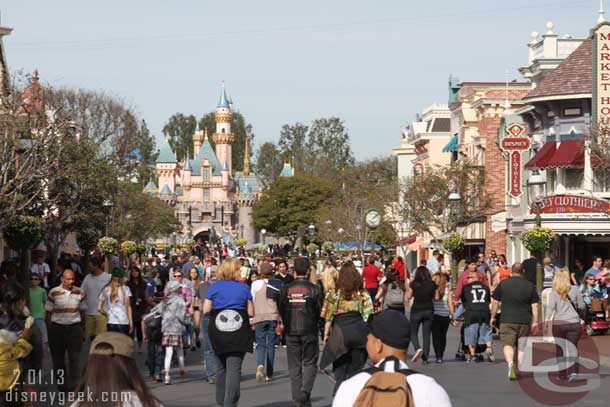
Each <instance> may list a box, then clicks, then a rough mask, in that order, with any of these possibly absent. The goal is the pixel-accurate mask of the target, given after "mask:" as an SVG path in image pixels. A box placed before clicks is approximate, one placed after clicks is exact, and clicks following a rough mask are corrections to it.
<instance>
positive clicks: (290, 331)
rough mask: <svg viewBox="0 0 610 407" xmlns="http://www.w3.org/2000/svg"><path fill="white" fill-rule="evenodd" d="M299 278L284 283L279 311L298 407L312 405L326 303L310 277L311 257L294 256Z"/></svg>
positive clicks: (294, 396)
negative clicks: (321, 309) (319, 321)
mask: <svg viewBox="0 0 610 407" xmlns="http://www.w3.org/2000/svg"><path fill="white" fill-rule="evenodd" d="M294 270H295V273H296V280H295V281H293V282H291V283H288V284H285V285H284V286H283V287H282V292H281V294H280V302H279V312H280V315H281V316H282V321H283V323H284V333H285V335H286V344H287V345H288V349H287V352H288V353H287V358H288V372H289V374H290V382H291V388H292V399H293V401H294V403H295V405H296V406H298V407H310V406H311V400H310V397H311V390H312V389H313V384H314V381H315V379H316V374H317V370H318V368H317V363H318V353H319V349H318V316H319V315H320V308H321V306H322V294H321V293H320V290H319V288H318V287H317V286H316V285H315V284H312V283H310V282H309V281H308V280H307V273H308V272H309V260H307V259H306V258H302V257H300V258H297V259H295V260H294Z"/></svg>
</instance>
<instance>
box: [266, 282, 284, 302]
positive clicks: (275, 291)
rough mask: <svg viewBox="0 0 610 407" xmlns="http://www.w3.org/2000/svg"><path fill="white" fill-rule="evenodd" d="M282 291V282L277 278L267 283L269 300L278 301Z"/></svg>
mask: <svg viewBox="0 0 610 407" xmlns="http://www.w3.org/2000/svg"><path fill="white" fill-rule="evenodd" d="M281 290H282V282H281V281H280V280H278V279H276V278H274V279H269V280H268V282H267V291H266V294H267V298H270V299H272V300H278V299H279V298H280V292H281Z"/></svg>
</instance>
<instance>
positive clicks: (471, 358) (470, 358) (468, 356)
mask: <svg viewBox="0 0 610 407" xmlns="http://www.w3.org/2000/svg"><path fill="white" fill-rule="evenodd" d="M473 359H474V358H473V357H472V356H470V355H466V363H470V362H472V360H473Z"/></svg>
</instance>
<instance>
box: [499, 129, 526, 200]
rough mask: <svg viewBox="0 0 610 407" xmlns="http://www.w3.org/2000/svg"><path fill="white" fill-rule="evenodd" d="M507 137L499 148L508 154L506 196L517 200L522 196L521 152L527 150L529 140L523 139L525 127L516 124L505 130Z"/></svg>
mask: <svg viewBox="0 0 610 407" xmlns="http://www.w3.org/2000/svg"><path fill="white" fill-rule="evenodd" d="M506 132H507V133H508V136H507V137H504V138H502V140H501V141H500V148H501V149H502V150H503V151H505V152H507V153H509V154H508V156H509V166H508V171H509V177H508V179H509V181H508V183H509V188H508V194H509V195H510V196H512V197H514V198H518V197H520V196H521V195H522V194H523V190H522V188H521V178H522V176H521V152H522V151H525V150H529V148H530V139H529V138H528V137H524V136H523V133H525V127H523V126H522V125H520V124H518V123H513V124H511V125H510V126H508V127H507V128H506Z"/></svg>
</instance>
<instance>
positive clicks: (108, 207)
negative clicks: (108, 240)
mask: <svg viewBox="0 0 610 407" xmlns="http://www.w3.org/2000/svg"><path fill="white" fill-rule="evenodd" d="M113 206H114V205H113V203H112V201H111V200H110V199H106V200H105V201H104V202H103V203H102V207H103V208H104V212H105V213H106V225H105V232H104V235H105V236H108V224H109V223H111V222H112V207H113Z"/></svg>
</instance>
